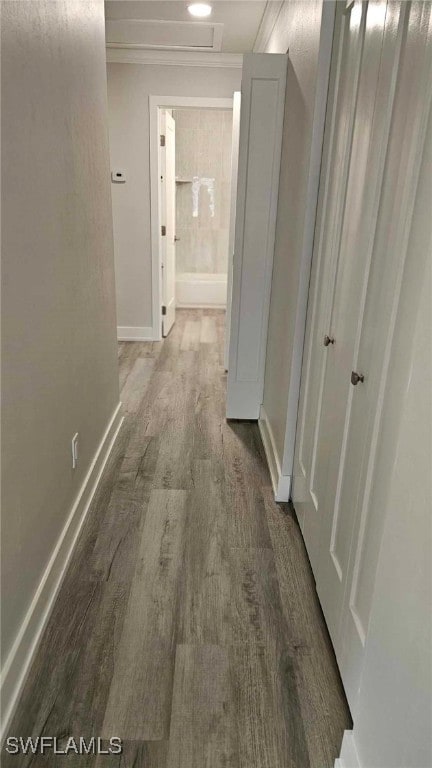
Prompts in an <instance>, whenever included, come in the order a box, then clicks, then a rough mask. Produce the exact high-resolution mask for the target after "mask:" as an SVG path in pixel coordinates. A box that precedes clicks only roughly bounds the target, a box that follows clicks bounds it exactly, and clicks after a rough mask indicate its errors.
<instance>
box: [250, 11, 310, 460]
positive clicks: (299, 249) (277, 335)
mask: <svg viewBox="0 0 432 768" xmlns="http://www.w3.org/2000/svg"><path fill="white" fill-rule="evenodd" d="M322 5H323V4H322V0H310V2H307V3H306V2H304V1H303V0H294V1H293V2H286V3H285V4H284V6H283V7H282V11H281V14H280V16H279V18H278V21H277V24H276V27H275V29H274V30H273V33H272V35H271V37H270V40H269V41H268V43H267V46H266V51H267V52H269V53H285V52H286V51H287V50H288V49H289V63H288V75H287V86H286V107H285V119H284V133H283V144H282V161H281V171H280V182H279V202H278V216H277V225H276V244H275V254H274V264H273V279H272V293H271V304H270V316H269V327H268V343H267V357H266V375H265V383H264V408H265V411H266V414H267V417H268V421H269V425H270V428H271V430H272V432H273V436H274V441H275V446H276V450H277V454H278V460H279V462H280V465H281V466H282V467H283V474H285V473H286V474H290V469H289V464H290V461H291V464H292V456H293V453H292V449H293V444H294V432H295V413H296V408H297V403H296V402H295V403H294V422H293V424H292V432H293V434H292V446H291V454H290V457H288V461H286V459H287V456H286V451H285V450H284V447H285V438H286V428H287V411H288V398H289V394H290V387H291V385H292V375H293V374H292V372H293V368H295V369H296V372H297V375H298V378H299V374H300V366H301V349H302V343H303V339H302V338H300V343H299V342H298V338H296V326H297V331H298V329H299V322H300V326H302V328H303V333H304V319H303V321H301V320H300V321H299V319H298V310H299V306H298V303H299V289H300V277H301V271H302V269H304V263H305V260H306V262H307V261H308V260H309V264H310V258H311V255H312V238H313V216H314V210H313V205H312V211H311V207H310V201H311V193H312V195H313V194H314V193H315V194H316V191H317V178H316V177H317V171H316V167H315V168H314V167H313V161H314V158H313V157H312V152H313V131H314V114H315V115H316V113H317V110H316V107H315V97H316V92H317V81H318V78H319V51H320V34H321V13H322ZM316 165H317V163H316V159H315V166H316ZM318 167H319V163H318ZM314 177H315V178H314ZM314 181H315V190H314V189H313V187H314V184H313V182H314ZM312 202H313V201H312ZM311 215H312V233H311ZM303 293H304V291H303ZM303 302H305V299H304V296H303ZM305 308H306V307H305V306H304V310H305ZM300 330H301V329H300ZM297 335H298V334H297ZM300 336H302V334H301V333H300ZM299 355H300V360H298V357H299ZM294 399H295V398H294ZM284 459H285V461H284ZM287 464H288V467H287ZM284 469H285V471H284Z"/></svg>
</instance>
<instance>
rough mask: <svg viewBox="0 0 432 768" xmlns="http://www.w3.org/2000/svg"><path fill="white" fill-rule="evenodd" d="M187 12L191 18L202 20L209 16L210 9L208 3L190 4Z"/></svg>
mask: <svg viewBox="0 0 432 768" xmlns="http://www.w3.org/2000/svg"><path fill="white" fill-rule="evenodd" d="M188 11H189V13H190V14H191V16H198V18H200V19H204V18H205V17H206V16H210V14H211V12H212V7H211V5H209V4H208V3H192V5H188Z"/></svg>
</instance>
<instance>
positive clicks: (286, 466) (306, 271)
mask: <svg viewBox="0 0 432 768" xmlns="http://www.w3.org/2000/svg"><path fill="white" fill-rule="evenodd" d="M335 12H336V3H335V0H326V2H325V3H323V4H322V19H321V34H320V45H319V54H318V68H317V71H318V79H317V86H316V93H315V106H314V117H313V128H312V141H311V152H310V161H309V174H308V183H307V195H306V210H305V220H304V227H303V246H302V254H301V262H300V277H299V286H298V291H297V310H296V319H295V325H294V342H293V355H292V360H291V374H290V386H289V391H288V405H287V419H286V430H285V444H284V454H283V459H282V471H283V472H284V474H290V475H292V473H293V465H294V445H295V434H296V426H297V416H298V409H299V400H300V379H301V369H302V360H303V347H304V341H305V334H306V315H307V304H308V296H309V280H310V273H311V266H312V254H313V244H314V235H315V223H316V212H317V206H318V189H319V181H320V174H321V160H322V151H323V142H324V128H325V117H326V108H327V96H328V88H329V79H330V63H331V54H332V48H333V32H334V24H335Z"/></svg>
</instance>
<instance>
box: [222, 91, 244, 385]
mask: <svg viewBox="0 0 432 768" xmlns="http://www.w3.org/2000/svg"><path fill="white" fill-rule="evenodd" d="M240 104H241V93H240V91H235V93H234V98H233V127H232V147H231V207H230V228H229V241H228V275H227V278H228V279H227V304H226V318H225V358H224V359H225V370H226V371H227V370H228V365H229V342H230V329H231V301H232V272H233V261H234V238H235V219H236V203H237V174H238V153H239V137H240Z"/></svg>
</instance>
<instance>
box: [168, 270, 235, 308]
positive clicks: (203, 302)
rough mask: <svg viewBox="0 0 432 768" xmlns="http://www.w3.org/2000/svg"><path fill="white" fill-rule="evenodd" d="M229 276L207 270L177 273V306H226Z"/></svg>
mask: <svg viewBox="0 0 432 768" xmlns="http://www.w3.org/2000/svg"><path fill="white" fill-rule="evenodd" d="M226 295H227V276H226V275H224V274H211V273H205V272H182V273H180V274H178V275H176V305H177V307H222V308H224V307H226Z"/></svg>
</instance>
